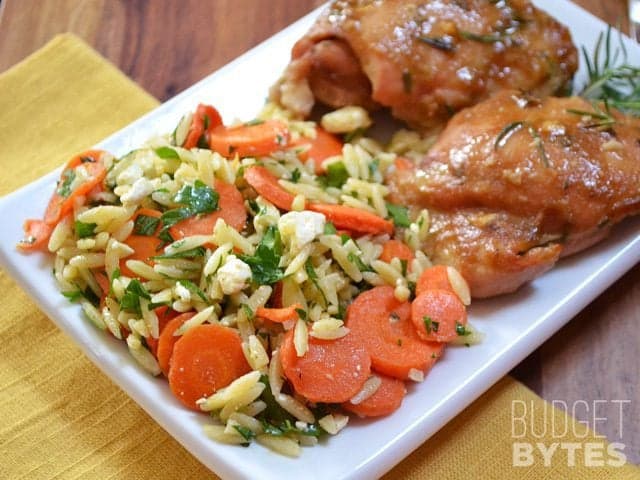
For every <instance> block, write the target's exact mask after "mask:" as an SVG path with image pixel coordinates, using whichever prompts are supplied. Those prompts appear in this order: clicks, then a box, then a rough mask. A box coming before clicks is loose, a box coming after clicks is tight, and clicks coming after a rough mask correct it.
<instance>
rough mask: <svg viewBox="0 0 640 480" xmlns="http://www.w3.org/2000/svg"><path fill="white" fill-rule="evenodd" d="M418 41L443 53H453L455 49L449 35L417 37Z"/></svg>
mask: <svg viewBox="0 0 640 480" xmlns="http://www.w3.org/2000/svg"><path fill="white" fill-rule="evenodd" d="M418 40H419V41H421V42H422V43H426V44H427V45H429V46H431V47H434V48H437V49H438V50H442V51H443V52H454V51H455V49H456V45H455V43H454V42H453V38H452V37H451V36H449V35H445V36H443V37H418ZM403 79H404V78H403Z"/></svg>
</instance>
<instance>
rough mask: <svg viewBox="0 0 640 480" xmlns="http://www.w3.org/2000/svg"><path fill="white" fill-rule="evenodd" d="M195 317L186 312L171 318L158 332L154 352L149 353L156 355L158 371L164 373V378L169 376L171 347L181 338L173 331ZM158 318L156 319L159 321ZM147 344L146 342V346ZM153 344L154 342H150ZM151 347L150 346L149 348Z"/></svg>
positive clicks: (152, 350)
mask: <svg viewBox="0 0 640 480" xmlns="http://www.w3.org/2000/svg"><path fill="white" fill-rule="evenodd" d="M194 315H195V312H186V313H183V314H181V315H178V316H177V317H173V318H172V319H170V320H169V321H168V322H167V323H166V325H164V328H162V329H161V330H160V336H159V337H158V339H157V341H156V342H155V343H156V349H155V350H156V351H155V352H154V349H153V348H152V349H151V353H155V354H156V358H157V359H158V365H160V370H162V373H164V375H165V377H168V376H169V365H170V360H171V355H172V354H173V347H174V346H175V344H176V342H177V341H178V340H180V338H181V337H176V336H175V335H174V333H175V331H176V330H177V329H178V328H180V327H181V326H182V324H183V323H184V322H186V321H187V320H189V319H190V318H191V317H193V316H194ZM159 318H160V317H158V319H159ZM148 343H149V342H147V344H148ZM152 343H154V342H152ZM150 347H151V346H150Z"/></svg>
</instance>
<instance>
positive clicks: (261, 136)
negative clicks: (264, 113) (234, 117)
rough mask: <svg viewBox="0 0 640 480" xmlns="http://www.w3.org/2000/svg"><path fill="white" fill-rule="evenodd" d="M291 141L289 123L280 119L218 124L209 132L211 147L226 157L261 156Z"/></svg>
mask: <svg viewBox="0 0 640 480" xmlns="http://www.w3.org/2000/svg"><path fill="white" fill-rule="evenodd" d="M288 141H289V130H288V129H287V125H286V124H285V123H283V122H281V121H280V120H266V121H264V122H261V123H254V124H248V123H245V124H242V125H237V126H233V127H223V126H218V127H216V128H214V129H212V130H211V132H210V133H209V147H210V148H211V150H213V151H216V152H218V153H219V154H220V155H222V156H225V157H234V156H236V155H238V156H240V157H260V156H264V155H269V154H271V153H273V152H275V151H276V150H279V149H282V148H283V147H284V146H286V145H287V142H288Z"/></svg>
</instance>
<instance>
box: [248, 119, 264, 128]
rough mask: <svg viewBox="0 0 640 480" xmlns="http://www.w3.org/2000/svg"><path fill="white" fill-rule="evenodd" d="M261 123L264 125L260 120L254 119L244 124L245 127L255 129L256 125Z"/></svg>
mask: <svg viewBox="0 0 640 480" xmlns="http://www.w3.org/2000/svg"><path fill="white" fill-rule="evenodd" d="M263 123H264V120H260V119H259V118H254V119H253V120H249V121H248V122H246V123H245V126H247V127H255V126H256V125H262V124H263Z"/></svg>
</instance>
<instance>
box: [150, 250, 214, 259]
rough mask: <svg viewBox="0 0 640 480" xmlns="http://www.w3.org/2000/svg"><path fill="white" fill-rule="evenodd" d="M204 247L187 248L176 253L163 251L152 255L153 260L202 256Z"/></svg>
mask: <svg viewBox="0 0 640 480" xmlns="http://www.w3.org/2000/svg"><path fill="white" fill-rule="evenodd" d="M205 252H206V249H205V248H204V247H195V248H191V249H189V250H183V251H182V252H177V253H164V254H162V255H156V256H155V257H153V259H154V260H169V259H175V258H197V257H204V254H205Z"/></svg>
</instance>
